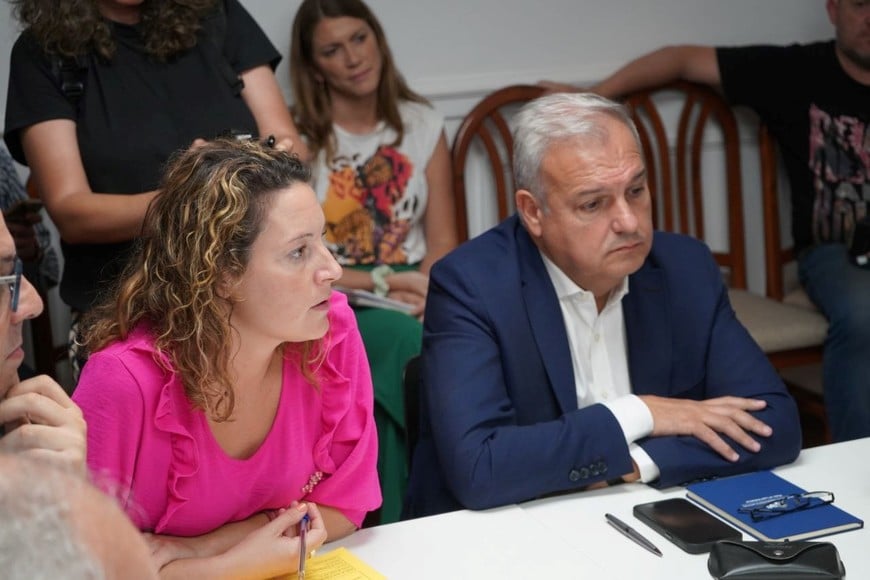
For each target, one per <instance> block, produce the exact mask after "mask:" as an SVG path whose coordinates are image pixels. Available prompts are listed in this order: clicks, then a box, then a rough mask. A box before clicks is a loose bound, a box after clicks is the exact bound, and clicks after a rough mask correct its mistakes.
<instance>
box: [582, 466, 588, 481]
mask: <svg viewBox="0 0 870 580" xmlns="http://www.w3.org/2000/svg"><path fill="white" fill-rule="evenodd" d="M580 478H581V479H589V469H588V468H586V467H581V468H580Z"/></svg>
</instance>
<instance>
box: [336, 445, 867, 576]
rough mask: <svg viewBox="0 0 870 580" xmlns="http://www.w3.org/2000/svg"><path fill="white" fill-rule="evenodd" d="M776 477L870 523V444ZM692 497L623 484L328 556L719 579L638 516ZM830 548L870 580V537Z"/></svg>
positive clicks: (372, 533) (435, 572) (517, 570)
mask: <svg viewBox="0 0 870 580" xmlns="http://www.w3.org/2000/svg"><path fill="white" fill-rule="evenodd" d="M776 472H777V473H779V474H781V475H782V476H783V477H785V478H786V479H789V480H790V481H792V482H794V483H795V484H797V485H799V486H800V487H803V488H804V489H811V490H830V491H833V492H834V494H835V496H836V504H837V505H838V506H840V507H841V508H843V509H845V510H846V511H848V512H851V513H853V514H855V515H856V516H858V517H860V518H861V519H864V520H868V519H870V438H867V439H861V440H858V441H851V442H848V443H839V444H836V445H827V446H824V447H816V448H813V449H808V450H805V451H803V452H802V453H801V455H800V457H799V458H798V460H797V461H796V462H795V463H793V464H791V465H788V466H785V467H781V468H779V469H776ZM684 495H685V490H684V489H683V488H680V487H676V488H670V489H668V490H665V491H658V490H655V489H652V488H650V487H647V486H645V485H635V484H627V485H620V486H616V487H611V488H607V489H601V490H596V491H588V492H582V493H575V494H569V495H563V496H558V497H552V498H547V499H542V500H536V501H532V502H528V503H524V504H519V505H515V506H507V507H504V508H499V509H494V510H486V511H480V512H472V511H467V510H465V511H458V512H453V513H449V514H442V515H440V516H434V517H430V518H421V519H417V520H411V521H407V522H399V523H396V524H390V525H386V526H377V527H374V528H369V529H365V530H361V531H359V532H357V533H356V534H353V535H352V536H350V537H349V538H345V539H344V540H341V541H339V542H335V543H332V544H328V545H327V546H325V549H330V548H334V547H337V546H345V547H347V548H348V549H349V550H351V551H352V552H353V553H354V554H356V555H357V556H358V557H360V558H361V559H362V560H364V561H365V562H367V563H368V564H369V565H370V566H372V567H373V568H374V569H376V570H378V571H379V572H381V573H382V574H384V575H385V576H387V577H388V578H391V579H393V578H395V579H403V578H409V579H421V580H426V579H429V578H431V579H433V580H435V579H438V580H440V579H443V578H445V577H449V578H499V579H501V578H614V579H623V578H625V579H632V578H641V579H644V580H647V579H649V580H657V579H661V580H674V579H682V578H692V579H696V578H700V579H703V578H709V575H708V573H707V555H706V554H698V555H691V554H687V553H685V552H683V551H682V550H680V549H679V548H677V547H676V546H675V545H673V544H671V543H670V542H669V541H667V540H666V539H665V538H663V537H661V536H659V535H658V534H657V533H656V532H654V531H653V530H651V529H650V528H648V527H646V526H645V525H644V524H643V523H641V522H640V521H639V520H637V519H635V518H634V516H632V513H631V510H632V507H633V506H634V505H635V504H638V503H644V502H647V501H654V500H657V499H665V498H669V497H683V496H684ZM605 512H611V513H613V514H615V515H617V516H618V517H620V518H621V519H623V520H624V521H626V522H627V523H629V524H630V525H632V526H633V527H635V529H637V530H638V531H639V532H641V533H642V534H644V535H645V536H646V537H647V538H649V539H650V540H652V541H653V542H654V543H655V544H656V545H657V546H658V547H659V548H660V549H661V550H662V552H663V554H664V555H663V557H661V558H659V557H657V556H655V555H653V554H651V553H649V552H647V551H646V550H644V549H642V548H641V547H640V546H638V545H636V544H634V543H633V542H631V541H629V540H628V539H626V538H625V537H623V536H622V535H620V534H619V533H618V532H617V531H616V530H614V529H613V528H611V527H610V526H609V525H608V524H607V523H606V521H605V519H604V513H605ZM745 537H746V539H751V538H750V537H749V536H745ZM822 539H823V540H825V541H830V542H832V543H834V544H835V545H836V546H837V548H838V550H839V551H840V556H841V558H842V559H843V562H844V564H845V565H846V572H847V578H848V579H849V580H864V579H868V578H870V530H868V529H861V530H857V531H851V532H846V533H842V534H837V535H833V536H828V537H825V538H822Z"/></svg>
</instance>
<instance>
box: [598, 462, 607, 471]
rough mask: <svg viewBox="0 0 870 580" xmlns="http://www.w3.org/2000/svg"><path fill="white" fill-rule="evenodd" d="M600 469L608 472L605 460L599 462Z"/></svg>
mask: <svg viewBox="0 0 870 580" xmlns="http://www.w3.org/2000/svg"><path fill="white" fill-rule="evenodd" d="M598 471H599V472H600V473H607V464H606V463H604V462H603V461H599V462H598Z"/></svg>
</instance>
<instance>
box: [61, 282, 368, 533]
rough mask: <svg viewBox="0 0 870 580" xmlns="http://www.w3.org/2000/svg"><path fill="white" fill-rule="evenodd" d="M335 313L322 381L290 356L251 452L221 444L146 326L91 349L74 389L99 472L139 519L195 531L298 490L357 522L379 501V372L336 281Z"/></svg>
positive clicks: (280, 501)
mask: <svg viewBox="0 0 870 580" xmlns="http://www.w3.org/2000/svg"><path fill="white" fill-rule="evenodd" d="M329 321H330V328H329V332H328V334H327V337H326V338H325V339H324V340H326V341H327V342H328V344H329V346H328V353H327V356H326V359H325V360H324V362H323V364H322V365H321V366H320V367H319V368H318V369H317V371H316V373H315V375H316V377H317V381H318V387H317V388H315V387H314V386H313V385H311V384H310V383H309V382H308V381H306V380H305V378H304V377H303V376H302V374H301V373H300V371H299V366H298V363H297V362H295V361H294V360H293V359H292V357H288V358H286V359H285V361H284V368H283V385H282V390H281V397H280V401H279V403H278V410H277V414H276V416H275V419H274V422H273V424H272V427H271V430H270V431H269V433H268V435H267V436H266V438H265V440H264V441H263V443H262V444H261V445H260V447H259V449H257V451H256V452H255V453H254V454H253V455H252V456H251V457H249V458H247V459H234V458H232V457H229V456H228V455H227V454H226V453H225V452H224V451H223V449H222V448H221V447H220V446H219V445H218V443H217V441H216V440H215V438H214V436H213V435H212V432H211V429H210V428H209V425H208V421H207V420H206V417H205V414H204V413H203V412H202V411H201V410H199V409H195V408H193V407H192V406H191V404H190V402H189V400H188V399H187V396H186V395H185V394H184V390H183V388H182V385H181V381H180V380H179V379H178V377H177V376H176V375H175V374H173V373H167V372H166V371H165V370H163V369H162V368H161V367H160V365H158V364H157V363H156V362H155V361H154V357H155V356H159V355H157V354H156V351H155V349H154V344H153V339H152V337H151V335H150V333H149V332H148V330H147V328H145V327H139V328H136V329H135V330H134V331H133V332H131V333H130V335H129V336H128V338H127V339H126V340H123V341H120V342H117V343H114V344H112V345H110V346H108V347H106V348H105V349H103V350H101V351H100V352H97V353H94V354H93V355H92V356H91V357H90V360H89V361H88V363H87V365H86V366H85V368H84V370H83V372H82V375H81V379H80V381H79V383H78V386H77V387H76V390H75V394H74V395H73V399H74V400H75V402H76V403H78V405H79V406H80V407H81V408H82V411H83V413H84V416H85V419H86V421H87V424H88V466H89V467H90V469H91V472H92V473H93V475H94V476H95V478H96V479H97V481H98V482H101V483H103V484H104V485H103V486H104V487H106V486H108V487H109V488H110V491H112V492H113V493H114V494H115V495H118V496H119V497H120V498H121V500H122V503H123V504H124V506H125V508H126V510H127V513H128V514H129V515H130V517H131V518H132V519H133V521H134V522H135V523H136V524H137V525H138V526H139V529H141V530H143V531H154V532H156V533H160V534H171V535H178V536H198V535H202V534H205V533H208V532H210V531H212V530H215V529H217V528H219V527H221V526H222V525H224V524H227V523H230V522H235V521H239V520H244V519H246V518H248V517H250V516H252V515H254V514H256V513H258V512H261V511H264V510H273V509H278V508H282V507H287V506H289V505H290V502H291V501H293V500H308V501H313V502H316V503H318V504H322V505H325V506H330V507H333V508H336V509H338V510H340V511H341V512H342V513H343V514H344V515H345V516H346V517H347V518H348V519H350V521H352V522H353V523H355V524H356V525H357V526H359V525H360V524H361V523H362V520H363V518H364V517H365V514H366V512H368V511H371V510H373V509H376V508H377V507H378V506H379V505H380V503H381V492H380V487H379V484H378V476H377V470H376V462H377V454H378V447H377V433H376V430H375V422H374V415H373V395H372V381H371V374H370V372H369V366H368V361H367V359H366V353H365V350H364V348H363V344H362V340H361V339H360V336H359V331H358V330H357V327H356V321H355V318H354V315H353V312H352V311H351V309H350V307H348V305H347V300H346V298H345V297H344V295H342V294H340V293H338V292H334V293H333V295H332V298H331V299H330V311H329ZM164 361H165V362H167V364H168V360H167V359H164ZM169 366H171V365H169Z"/></svg>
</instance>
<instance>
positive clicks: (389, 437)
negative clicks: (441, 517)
mask: <svg viewBox="0 0 870 580" xmlns="http://www.w3.org/2000/svg"><path fill="white" fill-rule="evenodd" d="M354 312H355V313H356V320H357V324H358V325H359V330H360V334H361V335H362V339H363V343H364V345H365V349H366V355H367V357H368V359H369V366H371V370H372V383H373V385H374V391H375V423H376V425H377V429H378V477H379V479H380V482H381V493H382V494H383V496H384V503H383V505H382V506H381V514H380V516H381V517H380V523H382V524H387V523H390V522H396V521H398V520H399V516H400V515H401V512H402V502H403V500H404V497H405V486H406V484H407V481H408V461H407V454H406V447H405V442H406V441H407V439H406V435H405V395H404V389H403V383H402V379H403V376H404V371H405V365H406V364H407V363H408V361H409V360H410V359H411V358H413V357H414V356H416V355H418V354H420V348H421V343H422V339H423V325H422V324H420V322H419V321H418V320H417V319H416V318H413V317H411V316H408V315H407V314H405V313H402V312H397V311H395V310H382V309H380V308H355V309H354Z"/></svg>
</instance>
